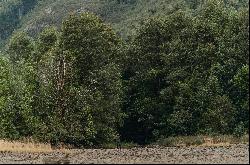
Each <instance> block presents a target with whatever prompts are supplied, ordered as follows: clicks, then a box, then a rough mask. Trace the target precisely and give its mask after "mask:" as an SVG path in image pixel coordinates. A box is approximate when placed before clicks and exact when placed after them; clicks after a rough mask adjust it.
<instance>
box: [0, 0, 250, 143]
mask: <svg viewBox="0 0 250 165" xmlns="http://www.w3.org/2000/svg"><path fill="white" fill-rule="evenodd" d="M0 43H1V44H2V46H1V47H2V54H1V52H0V118H1V120H0V138H2V139H11V140H18V139H22V138H33V139H36V140H38V141H41V142H51V143H58V142H63V143H67V144H73V145H75V146H102V145H104V144H107V143H110V142H114V140H115V139H117V138H121V140H122V141H124V142H135V143H139V144H149V143H152V142H154V141H156V140H159V139H162V138H166V137H170V136H189V135H214V134H233V135H235V136H242V135H244V134H247V133H249V8H248V0H204V1H197V0H168V1H166V0H86V1H82V0H46V1H45V0H2V1H0Z"/></svg>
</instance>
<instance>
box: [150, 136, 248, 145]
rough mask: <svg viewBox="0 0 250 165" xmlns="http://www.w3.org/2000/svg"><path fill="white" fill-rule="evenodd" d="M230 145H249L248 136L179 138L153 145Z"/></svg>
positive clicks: (164, 140)
mask: <svg viewBox="0 0 250 165" xmlns="http://www.w3.org/2000/svg"><path fill="white" fill-rule="evenodd" d="M232 144H249V135H245V136H242V137H235V136H233V135H219V136H179V137H169V138H164V139H160V140H158V141H157V142H156V143H154V144H153V145H160V146H165V147H189V146H205V147H212V146H230V145H232Z"/></svg>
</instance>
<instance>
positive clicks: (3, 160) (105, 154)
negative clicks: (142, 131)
mask: <svg viewBox="0 0 250 165" xmlns="http://www.w3.org/2000/svg"><path fill="white" fill-rule="evenodd" d="M7 163H8V164H49V163H57V164H63V163H66V164H69V163H70V164H142V163H143V164H248V163H249V146H248V145H243V144H242V145H232V146H229V147H182V148H178V147H169V148H162V147H155V148H133V149H123V150H121V151H119V150H116V149H114V150H112V149H86V150H71V152H70V153H69V154H65V153H59V152H55V153H42V154H41V153H40V154H34V153H33V154H24V153H23V154H22V153H11V152H0V164H7Z"/></svg>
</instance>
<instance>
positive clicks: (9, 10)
mask: <svg viewBox="0 0 250 165" xmlns="http://www.w3.org/2000/svg"><path fill="white" fill-rule="evenodd" d="M227 1H228V4H230V6H234V7H237V8H238V7H242V6H247V5H248V0H238V1H234V0H227ZM201 2H203V1H197V0H3V1H1V2H0V22H1V24H0V46H1V43H2V45H3V43H4V41H6V39H8V37H9V36H10V35H11V34H12V32H13V31H14V30H19V31H20V30H25V31H28V32H29V34H31V35H32V36H35V35H36V34H37V33H38V32H40V31H41V29H43V28H44V27H46V26H50V25H56V26H60V24H61V22H62V19H63V18H64V17H66V16H67V15H68V14H69V13H73V12H86V11H90V12H94V13H95V14H97V15H99V16H100V17H101V18H102V19H103V20H105V22H106V23H110V24H111V25H112V26H113V28H114V29H115V30H116V32H118V33H119V34H120V35H121V36H122V37H124V38H126V37H127V36H130V35H131V34H134V32H135V27H136V26H137V25H138V24H140V22H141V21H142V20H145V19H147V18H149V17H152V16H164V15H168V14H170V13H173V12H174V11H176V10H179V9H181V10H190V9H196V8H197V7H198V6H199V5H200V3H201Z"/></svg>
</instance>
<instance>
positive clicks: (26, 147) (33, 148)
mask: <svg viewBox="0 0 250 165" xmlns="http://www.w3.org/2000/svg"><path fill="white" fill-rule="evenodd" d="M0 151H1V152H22V153H51V152H55V151H59V152H63V153H68V152H69V150H67V149H64V148H62V149H56V150H55V149H53V148H52V147H51V145H50V144H43V143H35V142H21V141H15V142H11V141H5V140H0Z"/></svg>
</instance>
